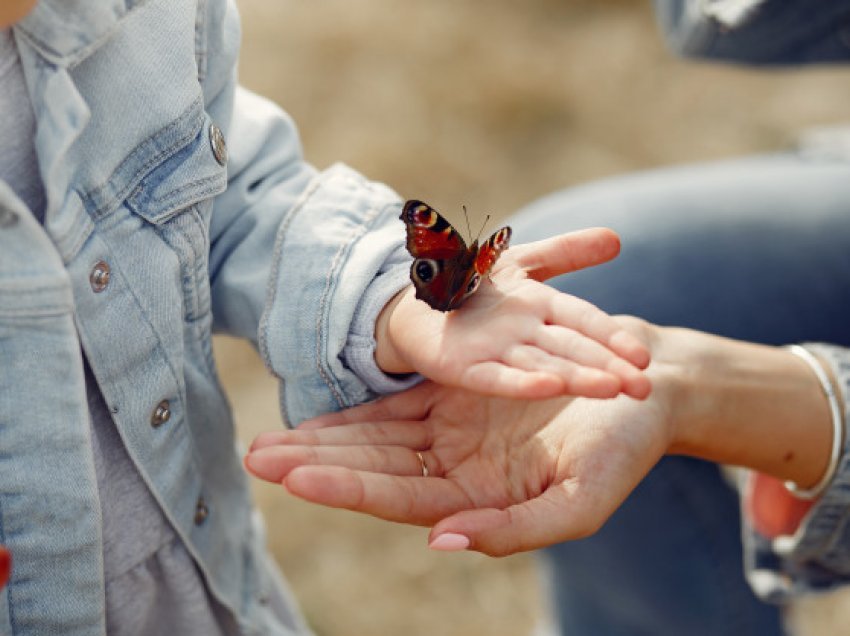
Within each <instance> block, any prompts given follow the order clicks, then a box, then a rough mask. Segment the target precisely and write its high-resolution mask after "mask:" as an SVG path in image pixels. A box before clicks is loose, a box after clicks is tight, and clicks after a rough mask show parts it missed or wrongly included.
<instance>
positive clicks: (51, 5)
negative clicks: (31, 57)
mask: <svg viewBox="0 0 850 636" xmlns="http://www.w3.org/2000/svg"><path fill="white" fill-rule="evenodd" d="M143 2H145V0H98V1H96V2H93V1H92V0H39V1H38V4H36V6H35V8H34V9H33V10H32V12H31V13H30V14H29V15H28V16H27V17H26V18H24V19H23V20H21V22H19V23H18V24H17V25H16V26H15V33H16V35H17V36H19V37H21V36H23V37H24V38H26V39H27V41H28V42H29V43H30V45H31V46H32V47H33V48H34V49H36V50H37V51H38V52H39V54H40V55H41V56H42V57H44V58H45V59H47V60H48V61H50V62H51V63H52V64H55V65H57V66H61V67H66V68H70V67H73V66H74V65H76V64H78V63H79V62H80V61H82V60H83V59H85V58H86V57H87V56H88V55H89V54H90V53H91V51H93V50H94V49H96V48H97V47H98V46H100V45H101V44H102V43H103V41H104V40H106V39H108V38H109V37H110V35H111V34H112V33H113V32H114V31H115V29H116V27H117V24H118V22H119V21H120V20H121V18H122V17H123V16H124V15H126V14H127V12H128V11H129V10H130V9H131V8H132V7H133V6H135V5H138V4H142V3H143Z"/></svg>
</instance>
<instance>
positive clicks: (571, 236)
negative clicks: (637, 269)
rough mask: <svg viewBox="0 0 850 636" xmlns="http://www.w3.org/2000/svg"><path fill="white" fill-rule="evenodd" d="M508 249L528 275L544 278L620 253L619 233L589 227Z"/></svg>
mask: <svg viewBox="0 0 850 636" xmlns="http://www.w3.org/2000/svg"><path fill="white" fill-rule="evenodd" d="M510 251H511V254H512V256H513V259H514V262H515V263H516V264H517V265H519V266H520V267H522V268H523V269H525V270H526V272H527V273H528V276H529V277H531V278H533V279H535V280H538V281H544V280H548V279H550V278H552V277H554V276H559V275H561V274H566V273H568V272H574V271H576V270H579V269H584V268H585V267H592V266H593V265H599V264H601V263H605V262H607V261H610V260H611V259H612V258H614V257H615V256H617V254H619V253H620V237H619V236H617V234H616V233H615V232H614V231H613V230H609V229H607V228H590V229H586V230H579V231H577V232H570V233H568V234H560V235H558V236H553V237H551V238H547V239H543V240H541V241H535V242H533V243H524V244H522V245H517V246H515V247H513V248H511V250H510Z"/></svg>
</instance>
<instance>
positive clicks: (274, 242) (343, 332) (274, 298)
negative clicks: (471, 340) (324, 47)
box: [199, 2, 416, 424]
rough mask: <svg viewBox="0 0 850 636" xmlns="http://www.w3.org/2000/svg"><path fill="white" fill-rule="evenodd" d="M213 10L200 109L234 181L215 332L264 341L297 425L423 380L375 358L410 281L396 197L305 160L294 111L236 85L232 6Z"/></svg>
mask: <svg viewBox="0 0 850 636" xmlns="http://www.w3.org/2000/svg"><path fill="white" fill-rule="evenodd" d="M209 7H210V8H209V9H208V11H213V10H215V11H223V12H224V13H226V14H228V13H229V15H209V16H207V18H206V19H207V22H208V23H209V24H210V25H211V27H210V29H209V30H208V33H207V39H208V42H207V43H206V53H207V54H206V55H205V56H200V57H199V65H200V66H199V75H200V76H201V78H202V81H203V87H204V97H205V107H206V110H207V113H208V114H209V116H210V118H211V119H212V120H213V121H214V122H216V123H217V124H218V125H219V126H220V127H221V129H222V130H223V132H224V136H225V139H226V143H227V149H228V159H227V189H226V190H225V191H224V192H223V193H222V194H220V195H219V196H217V197H216V199H215V202H214V205H213V208H212V213H211V218H210V221H209V239H210V253H209V278H210V290H211V291H210V293H211V306H212V314H213V328H214V329H215V331H217V332H219V333H226V334H229V335H234V336H237V337H241V338H246V339H248V340H250V341H251V342H253V343H254V345H255V346H257V347H258V348H259V350H260V352H261V354H262V355H263V358H264V361H265V363H266V365H267V366H268V367H269V369H270V370H271V371H272V372H273V373H274V374H275V375H276V376H277V377H279V378H280V379H281V381H282V389H281V406H282V410H283V415H284V418H285V419H286V421H287V422H288V423H291V424H297V423H299V422H301V421H302V420H304V419H306V418H308V417H311V416H314V415H318V414H320V413H324V412H327V411H330V410H337V409H339V408H342V407H346V406H351V405H354V404H358V403H360V402H363V401H365V400H368V399H371V398H373V397H374V396H375V394H376V392H388V391H392V390H398V389H400V388H404V387H405V386H408V385H409V384H410V383H412V382H415V381H416V378H406V379H402V380H399V379H396V378H392V377H389V376H387V375H385V374H383V373H382V372H381V371H380V369H378V367H377V365H376V364H375V362H374V335H373V334H374V321H375V319H376V317H377V315H378V312H379V311H380V309H381V307H383V303H384V302H386V300H387V299H389V298H391V297H392V296H393V295H394V294H395V293H397V292H398V290H399V289H401V287H403V286H404V285H405V284H407V279H406V272H407V268H408V267H409V256H408V255H407V254H406V252H405V251H404V237H405V233H404V226H403V224H402V223H401V221H400V220H399V219H398V216H399V213H400V210H401V202H400V199H399V197H398V195H396V194H395V193H394V192H392V191H391V190H390V189H389V188H387V187H385V186H382V185H379V184H375V183H371V182H369V181H367V180H366V179H364V178H363V177H362V176H360V175H359V174H357V173H356V172H354V171H353V170H351V169H349V168H346V167H344V166H334V167H332V168H330V169H329V170H326V171H324V172H321V171H318V170H316V168H314V167H313V166H312V165H310V164H309V163H308V162H306V161H305V159H304V156H303V152H302V148H301V142H300V139H299V136H298V131H297V129H296V126H295V124H294V123H293V121H292V119H291V118H290V117H289V116H288V115H286V113H284V112H283V111H282V110H281V109H280V108H278V107H277V106H276V105H274V104H273V103H271V102H270V101H268V100H266V99H263V98H261V97H259V96H257V95H254V94H253V93H251V92H249V91H247V90H245V89H242V88H239V87H237V85H236V61H237V57H238V50H239V28H238V19H237V18H236V8H235V6H234V4H233V3H232V2H228V3H227V4H226V5H224V4H221V5H220V4H219V3H214V4H210V5H209ZM402 270H403V271H404V272H405V276H404V277H402V275H401V271H402ZM379 305H380V306H379ZM349 359H350V361H349Z"/></svg>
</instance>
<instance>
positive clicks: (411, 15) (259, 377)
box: [215, 0, 850, 636]
mask: <svg viewBox="0 0 850 636" xmlns="http://www.w3.org/2000/svg"><path fill="white" fill-rule="evenodd" d="M239 5H240V7H241V10H242V14H243V43H244V44H243V53H242V61H241V65H240V73H241V80H242V83H243V84H245V85H246V86H248V87H249V88H251V89H253V90H255V91H256V92H259V93H261V94H264V95H266V96H268V97H270V98H272V99H274V100H275V101H276V102H278V103H279V104H280V105H281V106H282V107H283V108H284V109H285V110H287V111H288V112H289V113H290V114H291V115H292V116H293V117H294V119H295V121H296V122H297V123H298V125H299V128H300V131H301V135H302V139H303V142H304V147H305V152H306V156H307V158H308V160H310V161H311V162H312V163H314V164H315V165H317V166H319V167H326V166H328V165H330V164H331V163H333V162H336V161H344V162H346V163H348V164H350V165H352V166H354V167H355V168H357V169H358V170H360V171H361V172H363V173H365V174H366V175H368V176H370V177H371V178H373V179H376V180H380V181H383V182H385V183H388V184H390V185H391V186H392V187H393V188H395V189H396V190H397V191H398V192H399V193H400V194H401V195H402V196H403V197H406V198H412V197H416V198H421V199H424V200H425V201H428V202H429V203H431V204H432V205H434V206H435V207H437V208H438V209H439V210H441V211H442V212H444V213H445V214H446V216H447V217H448V218H450V219H451V220H456V219H458V218H459V214H460V210H461V208H460V206H461V204H466V205H467V206H468V207H469V209H470V214H471V216H474V217H483V215H484V214H485V213H490V214H493V215H494V216H495V217H503V216H505V215H507V214H510V213H512V212H513V211H515V210H517V209H518V208H519V207H521V206H522V205H524V204H525V203H528V202H530V201H532V200H533V199H535V198H537V197H539V196H542V195H544V194H546V193H549V192H551V191H553V190H557V189H560V188H563V187H567V186H570V185H571V184H578V183H582V182H585V181H588V180H591V179H596V178H599V177H603V176H606V175H612V174H617V173H622V172H628V171H634V170H643V169H647V168H652V167H655V166H660V165H667V164H673V163H681V162H694V161H706V160H713V159H719V158H723V157H730V156H735V155H741V154H746V153H757V152H770V151H774V150H777V149H782V148H785V147H788V146H790V145H792V144H793V143H794V141H795V139H797V138H798V136H799V134H800V133H801V131H804V130H806V129H808V128H810V127H813V126H821V125H830V124H836V123H844V122H848V123H850V113H849V112H848V111H850V70H843V69H836V68H833V69H830V68H816V69H807V70H804V71H799V70H797V71H791V70H773V71H769V72H768V71H754V70H748V69H742V68H732V67H722V66H714V65H707V64H702V63H695V62H685V61H681V60H677V59H675V58H673V57H672V56H671V55H670V54H669V53H668V52H667V51H666V50H665V48H664V45H663V42H662V41H661V39H660V37H659V34H658V32H657V30H656V28H655V24H654V21H653V20H654V18H653V15H652V11H651V6H650V3H648V2H636V1H626V0H605V1H602V2H600V1H599V0H597V1H596V2H593V1H591V0H525V2H522V3H519V2H509V1H508V0H489V1H488V2H484V1H483V0H430V1H428V2H425V1H419V2H415V1H413V0H392V1H390V0H359V2H357V3H356V5H355V4H352V3H350V2H347V1H344V0H323V1H322V2H296V1H295V0H277V1H275V2H268V1H265V0H240V2H239ZM215 344H216V353H217V355H218V361H219V366H220V370H221V374H222V378H223V381H224V383H225V385H226V387H227V389H228V393H229V395H230V397H231V401H232V403H233V406H234V408H235V410H236V414H237V423H238V427H239V430H240V436H241V437H242V439H243V440H245V441H246V442H247V441H249V440H250V439H252V438H253V436H254V435H255V434H256V433H257V432H260V431H262V430H269V429H274V428H276V427H278V426H280V416H279V414H278V410H277V395H276V383H275V382H274V381H273V380H272V379H271V378H270V377H269V376H268V374H267V373H266V371H265V370H264V368H263V366H262V364H261V362H260V361H259V359H258V357H257V355H256V354H255V353H254V351H253V350H252V349H250V347H247V346H245V345H244V344H242V343H239V342H236V341H233V340H228V339H218V340H217V341H216V343H215ZM255 492H256V497H257V500H258V501H259V503H260V505H261V507H262V508H263V510H264V511H265V514H266V518H267V522H268V526H269V543H270V547H271V549H272V551H273V552H274V554H275V556H276V558H277V559H278V561H279V562H280V564H281V566H282V568H283V570H284V571H285V573H286V574H287V577H288V579H289V581H290V583H291V585H292V587H293V589H294V592H295V594H296V596H297V597H298V599H299V600H300V602H301V603H302V605H303V607H304V610H305V612H306V615H307V617H308V619H309V620H310V622H311V624H312V625H313V627H314V629H315V630H316V631H317V633H318V634H319V635H320V636H352V635H355V636H357V635H375V634H392V635H396V634H399V635H400V634H404V635H405V636H420V635H421V636H425V635H427V636H434V635H435V634H439V635H441V636H479V635H482V636H483V635H485V634H486V635H487V636H508V635H510V636H521V635H523V634H529V633H530V632H531V630H532V629H533V628H534V626H535V625H536V622H537V620H538V618H539V617H540V615H541V611H542V603H543V601H542V600H541V594H540V590H539V587H538V584H537V579H536V572H535V568H534V562H533V557H532V556H530V555H520V556H515V557H511V558H507V559H499V560H497V559H490V558H488V557H482V556H477V555H471V554H461V555H445V554H443V555H440V554H434V553H431V552H429V551H428V550H427V548H426V534H427V531H426V530H424V529H418V528H406V527H401V526H396V525H391V524H386V523H381V522H378V521H374V520H371V519H367V518H364V517H360V516H357V515H355V514H353V513H348V512H339V511H328V510H322V509H318V508H313V507H311V506H308V505H306V504H302V503H300V502H297V501H294V500H293V499H292V498H290V497H287V496H285V495H284V494H282V492H281V491H280V489H278V488H275V487H274V486H270V485H266V484H259V483H257V484H256V490H255ZM844 607H845V608H846V604H845V605H844ZM842 612H843V613H842ZM801 616H802V618H800V619H799V620H798V622H799V623H800V625H801V626H802V627H801V633H805V634H812V635H817V636H821V635H825V634H839V633H842V634H843V633H846V625H848V624H850V613H848V612H846V611H844V610H842V609H841V607H839V606H836V605H835V603H832V604H824V603H821V602H817V604H815V606H814V609H812V610H810V611H809V612H808V617H807V615H806V613H805V612H803V614H802V615H801ZM830 624H833V625H834V626H833V627H830ZM842 625H843V630H844V631H841V629H842Z"/></svg>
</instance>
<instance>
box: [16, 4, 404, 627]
mask: <svg viewBox="0 0 850 636" xmlns="http://www.w3.org/2000/svg"><path fill="white" fill-rule="evenodd" d="M14 34H15V38H16V41H17V44H18V49H19V53H20V56H21V62H22V65H23V69H24V73H25V77H26V81H27V87H28V90H29V93H30V97H31V101H32V104H33V108H34V112H35V117H36V121H37V134H36V140H35V143H36V151H37V155H38V161H39V170H40V173H41V178H42V181H43V183H44V187H45V192H46V196H47V209H46V213H45V218H44V222H43V225H42V224H41V223H39V221H37V220H36V218H35V217H34V215H33V214H32V212H31V211H30V210H28V209H27V208H26V207H25V206H24V205H23V203H22V202H21V201H20V200H19V199H17V198H16V196H15V195H14V194H13V192H12V190H11V188H9V187H8V185H7V184H4V183H2V182H0V544H6V545H7V546H8V547H9V548H10V549H11V551H12V553H13V555H14V559H15V568H14V573H13V576H12V579H11V581H10V583H9V585H8V586H7V587H6V588H5V589H4V590H2V591H0V634H16V635H24V634H26V635H33V636H35V635H38V636H43V635H45V634H75V635H77V634H79V635H83V634H103V633H104V625H103V613H104V581H103V567H102V553H101V527H100V518H99V517H100V510H99V506H98V499H97V497H98V493H97V484H96V479H95V470H94V466H93V457H92V450H91V445H90V439H89V429H88V424H87V422H88V410H87V403H86V397H85V384H84V371H83V362H82V356H81V349H82V351H83V352H84V353H85V356H86V357H87V359H88V362H89V364H90V366H91V369H92V371H93V374H94V376H95V377H96V379H97V382H98V384H99V386H100V389H101V391H102V394H103V397H104V400H105V403H106V404H107V405H108V408H109V409H110V411H111V413H112V416H113V418H114V420H115V424H116V426H117V428H118V431H119V433H120V436H121V439H122V440H123V442H124V444H125V446H126V448H127V450H128V453H129V455H130V457H131V458H132V460H133V462H134V464H135V465H136V467H137V469H138V470H139V472H140V474H141V476H142V478H143V479H144V481H145V482H146V483H147V485H148V486H149V487H150V489H151V491H152V493H153V495H154V497H155V498H156V500H157V501H158V503H159V504H160V506H161V507H162V509H163V511H164V513H165V515H166V516H167V518H168V519H169V521H170V523H171V524H172V525H173V527H174V529H175V531H176V532H177V533H178V534H179V536H180V538H181V539H182V541H183V543H184V544H185V546H186V548H187V550H188V551H189V552H190V553H191V554H192V556H193V557H194V558H195V560H196V563H197V564H198V567H199V568H200V570H201V572H202V574H203V576H204V578H205V580H206V583H207V585H208V588H209V590H210V593H211V594H213V595H214V596H215V597H216V598H217V599H218V601H219V602H220V603H222V604H223V605H224V606H226V607H228V608H229V609H230V610H231V611H232V612H233V614H234V615H235V616H236V617H237V619H238V622H239V624H240V626H241V627H242V629H243V630H244V631H245V633H249V634H263V635H269V634H276V633H280V632H279V630H277V631H276V628H274V627H273V626H272V623H273V621H272V619H271V618H270V610H269V609H268V606H267V603H266V597H267V593H266V591H267V590H268V589H269V588H270V586H273V585H275V583H274V580H275V578H274V573H273V571H272V570H271V568H270V566H269V565H268V561H267V556H266V554H265V550H264V546H263V541H262V537H261V536H260V533H259V531H258V530H257V529H256V528H255V527H254V525H252V523H251V519H252V508H251V503H250V498H249V493H248V488H247V483H246V478H245V476H244V473H243V470H242V467H241V462H240V458H239V456H238V454H237V453H236V450H235V444H234V432H233V424H232V421H231V416H230V414H229V408H228V404H227V402H226V399H225V396H224V394H223V392H222V390H221V387H220V385H219V381H218V379H217V377H216V371H215V367H214V363H213V359H212V353H211V347H210V344H211V335H212V332H213V331H218V332H223V333H228V334H232V335H235V336H239V337H243V338H247V339H249V340H251V341H252V342H254V343H255V344H256V346H257V347H258V348H259V350H260V351H261V352H262V355H263V356H264V358H265V361H266V363H267V365H268V366H269V368H270V369H271V371H272V372H273V373H275V374H276V375H277V376H279V377H280V378H282V379H283V380H284V382H283V388H282V391H281V405H282V407H283V409H284V412H285V415H286V418H287V419H288V421H289V422H292V423H298V422H299V421H301V420H303V419H304V418H306V417H309V416H312V415H315V414H318V413H320V412H325V411H328V410H335V409H339V408H341V407H344V406H349V405H353V404H356V403H358V402H361V401H363V400H365V399H368V398H370V397H371V396H373V395H374V390H381V389H391V388H395V386H396V384H394V380H392V379H390V378H385V377H382V376H381V375H380V374H379V373H375V368H371V369H370V368H369V365H370V363H371V364H374V363H373V361H372V358H371V352H372V349H373V347H374V341H373V338H372V331H371V329H372V328H373V323H374V317H375V315H376V314H377V310H378V309H379V308H380V307H381V306H382V305H383V303H384V301H386V300H387V299H388V298H389V297H390V296H391V295H392V294H394V293H395V292H396V291H398V289H400V288H401V287H402V286H403V285H404V284H405V283H406V281H407V268H408V262H407V261H408V256H407V255H406V252H405V250H404V246H403V236H404V232H403V227H402V225H401V223H400V222H399V221H398V219H397V217H398V213H399V207H400V206H399V199H398V197H397V195H396V194H395V193H393V192H392V191H390V190H389V189H388V188H386V187H384V186H381V185H378V184H375V183H371V182H369V181H367V180H365V179H364V178H363V177H361V176H360V175H358V174H357V173H355V172H353V171H352V170H350V169H349V168H346V167H344V166H335V167H332V168H330V169H329V170H327V171H324V172H319V171H317V170H316V169H314V168H313V167H311V166H310V165H308V164H307V163H306V162H305V161H304V159H303V157H302V154H301V149H300V145H299V140H298V136H297V133H296V131H295V128H294V126H293V124H292V122H291V121H290V120H289V119H288V118H287V117H286V116H285V115H284V114H283V113H282V112H281V111H279V110H278V109H277V108H276V107H274V106H273V105H271V104H269V103H268V102H266V101H264V100H262V99H260V98H258V97H256V96H254V95H251V94H250V93H248V92H246V91H244V90H241V89H238V88H237V87H236V59H237V53H238V48H239V23H238V17H237V14H236V11H235V8H234V6H233V4H232V2H228V1H227V0H100V1H97V2H94V1H88V0H40V2H39V3H38V5H37V6H36V8H35V10H34V11H33V12H32V13H31V14H30V15H29V16H28V17H27V18H25V19H24V20H23V21H22V22H21V23H19V24H18V25H16V26H15V28H14ZM370 373H371V376H370ZM367 376H370V377H371V379H370V377H367Z"/></svg>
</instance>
